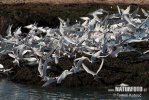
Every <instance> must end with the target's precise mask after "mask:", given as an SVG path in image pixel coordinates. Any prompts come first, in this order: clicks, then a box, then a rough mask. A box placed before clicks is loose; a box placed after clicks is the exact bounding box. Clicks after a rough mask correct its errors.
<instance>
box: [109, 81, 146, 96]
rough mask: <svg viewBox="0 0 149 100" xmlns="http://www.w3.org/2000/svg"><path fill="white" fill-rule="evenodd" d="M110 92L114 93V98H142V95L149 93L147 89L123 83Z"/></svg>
mask: <svg viewBox="0 0 149 100" xmlns="http://www.w3.org/2000/svg"><path fill="white" fill-rule="evenodd" d="M108 92H112V95H113V96H114V97H142V93H143V92H147V88H144V87H142V86H129V85H127V84H124V83H121V84H120V85H116V86H115V88H113V89H108Z"/></svg>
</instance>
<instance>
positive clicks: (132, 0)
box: [0, 0, 149, 5]
mask: <svg viewBox="0 0 149 100" xmlns="http://www.w3.org/2000/svg"><path fill="white" fill-rule="evenodd" d="M0 3H2V4H12V3H13V4H18V3H48V4H71V3H79V4H80V3H99V4H101V3H104V4H138V5H148V4H149V0H0Z"/></svg>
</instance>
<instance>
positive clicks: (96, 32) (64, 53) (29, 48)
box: [0, 6, 149, 87]
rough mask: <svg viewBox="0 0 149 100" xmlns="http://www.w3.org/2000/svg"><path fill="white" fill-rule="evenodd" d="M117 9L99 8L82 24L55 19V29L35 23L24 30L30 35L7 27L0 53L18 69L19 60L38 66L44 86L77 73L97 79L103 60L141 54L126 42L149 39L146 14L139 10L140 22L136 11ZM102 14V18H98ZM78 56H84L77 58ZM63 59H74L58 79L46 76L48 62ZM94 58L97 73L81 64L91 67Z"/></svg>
mask: <svg viewBox="0 0 149 100" xmlns="http://www.w3.org/2000/svg"><path fill="white" fill-rule="evenodd" d="M117 9H118V13H115V14H110V13H109V12H108V11H106V10H103V9H98V10H96V11H94V12H92V13H89V15H90V17H80V18H81V19H82V21H80V22H78V21H76V23H75V24H73V25H70V24H69V20H67V21H65V20H63V19H61V18H58V19H59V21H60V26H59V27H58V28H49V27H38V26H37V24H36V23H34V24H31V25H28V26H25V27H24V28H26V29H28V30H29V33H23V32H22V31H21V28H22V27H19V28H17V29H16V30H15V31H14V32H12V27H13V25H10V26H9V27H8V29H7V32H6V33H7V35H6V36H5V37H2V36H1V37H0V44H1V45H0V54H1V55H3V54H7V55H9V56H10V57H11V58H13V59H14V60H13V63H14V64H15V65H17V66H19V67H21V66H20V61H24V62H26V63H27V64H28V65H36V64H38V67H37V69H38V71H39V76H40V77H41V78H42V81H45V83H44V84H43V86H44V87H45V86H48V85H49V84H51V83H53V82H56V83H58V84H59V83H61V82H62V80H63V79H64V78H66V77H67V76H68V75H70V74H74V73H78V72H80V71H85V72H87V73H88V74H91V75H93V77H95V78H98V74H99V72H100V70H101V69H102V67H103V64H104V60H105V58H106V57H108V56H112V57H117V56H118V54H119V53H120V52H131V51H136V52H140V51H137V50H136V49H135V48H133V47H131V46H130V45H129V43H136V42H143V41H148V38H149V27H148V23H147V21H148V18H149V11H145V10H144V9H141V10H142V12H143V14H144V16H145V17H146V18H144V19H143V18H141V16H140V15H139V14H138V11H139V8H138V9H136V10H135V11H133V12H132V13H131V12H130V6H128V7H127V8H126V9H125V10H124V9H121V8H120V7H119V6H117ZM103 15H104V17H100V16H103ZM148 52H149V51H145V52H143V53H142V54H146V53H148ZM77 54H81V55H86V56H82V57H77V56H76V55H77ZM63 57H68V58H73V59H74V62H73V66H70V69H66V70H64V71H63V72H62V73H61V74H60V75H59V76H57V77H50V76H48V75H47V69H52V67H51V66H49V64H48V63H49V62H53V63H55V64H58V63H59V60H60V58H63ZM97 59H101V64H100V66H99V68H98V70H97V71H96V72H94V71H92V70H90V69H89V68H88V66H87V65H85V63H84V61H85V60H86V61H88V62H90V63H92V64H94V63H96V62H97ZM66 62H67V61H66ZM11 69H12V68H11ZM11 69H5V68H4V66H3V65H2V64H0V72H1V73H5V72H8V71H11Z"/></svg>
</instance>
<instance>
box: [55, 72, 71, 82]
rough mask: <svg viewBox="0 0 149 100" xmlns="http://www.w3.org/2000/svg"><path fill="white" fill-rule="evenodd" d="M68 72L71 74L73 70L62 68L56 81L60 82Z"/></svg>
mask: <svg viewBox="0 0 149 100" xmlns="http://www.w3.org/2000/svg"><path fill="white" fill-rule="evenodd" d="M70 74H73V72H71V71H69V70H64V71H63V72H62V74H61V75H60V76H59V77H58V78H57V83H58V84H60V83H61V82H62V80H64V79H65V78H66V77H67V76H68V75H70Z"/></svg>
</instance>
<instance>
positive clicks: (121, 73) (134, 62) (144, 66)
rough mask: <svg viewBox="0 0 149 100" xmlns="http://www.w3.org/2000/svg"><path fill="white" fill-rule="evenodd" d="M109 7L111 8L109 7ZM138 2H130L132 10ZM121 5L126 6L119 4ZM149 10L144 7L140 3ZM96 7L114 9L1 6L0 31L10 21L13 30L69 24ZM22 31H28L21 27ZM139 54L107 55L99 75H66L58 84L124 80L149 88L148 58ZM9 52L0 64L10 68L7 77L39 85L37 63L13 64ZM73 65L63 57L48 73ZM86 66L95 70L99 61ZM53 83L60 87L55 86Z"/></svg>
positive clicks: (103, 83)
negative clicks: (95, 76) (64, 22)
mask: <svg viewBox="0 0 149 100" xmlns="http://www.w3.org/2000/svg"><path fill="white" fill-rule="evenodd" d="M111 6H112V8H111ZM138 6H139V5H132V10H133V9H136V8H137V7H138ZM121 7H126V6H125V5H121ZM141 7H143V8H145V9H148V8H147V6H140V8H141ZM98 8H104V9H105V10H107V11H110V12H116V11H117V10H116V6H115V5H98V4H85V5H79V4H69V5H51V6H50V5H48V4H15V5H4V4H3V5H0V32H1V34H2V35H5V31H6V29H7V27H8V26H9V25H10V24H13V30H14V29H15V28H17V27H19V26H25V25H28V24H31V23H34V22H37V23H38V25H39V26H49V27H52V28H54V27H57V26H59V20H58V19H57V17H61V18H63V19H67V18H70V20H71V23H74V22H75V20H79V17H80V16H87V14H88V13H89V12H92V11H94V10H96V9H98ZM22 31H23V32H27V30H26V29H24V28H22ZM148 45H149V43H140V44H137V45H135V44H134V46H135V47H136V48H141V49H149V46H148ZM139 56H140V54H138V53H136V52H130V53H121V54H120V55H119V56H118V58H112V57H108V58H106V60H105V63H104V66H103V69H102V70H101V72H100V73H99V76H100V78H98V79H94V78H93V76H91V75H89V74H87V73H86V72H80V73H77V74H73V75H70V76H68V77H67V78H66V79H64V81H62V84H61V85H60V86H64V87H82V86H87V87H103V86H114V85H117V84H120V83H127V84H129V85H132V86H144V87H149V60H148V59H139V58H138V57H139ZM12 61H13V59H10V58H9V57H8V55H4V56H1V58H0V63H2V64H3V65H4V66H5V67H6V68H11V67H13V70H12V71H13V72H12V73H9V76H10V77H8V79H10V80H12V81H14V82H19V83H25V84H34V85H35V84H36V85H40V86H41V85H42V84H43V82H42V81H41V79H40V77H39V76H38V75H39V73H38V70H37V66H38V65H37V66H27V65H26V64H25V63H23V62H22V63H21V67H18V66H15V65H13V63H12ZM66 61H67V63H66ZM72 64H73V59H68V58H65V57H64V58H62V59H60V63H59V64H58V65H55V64H51V66H54V67H55V68H58V69H59V72H55V71H53V70H48V73H49V75H51V76H57V75H59V74H60V73H61V72H62V71H63V70H65V69H68V68H70V67H71V65H72ZM86 65H88V67H89V68H90V69H91V70H93V71H96V70H97V69H98V67H99V65H100V60H99V61H98V62H97V63H95V64H90V63H87V62H86ZM53 85H54V86H59V85H55V84H53Z"/></svg>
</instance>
